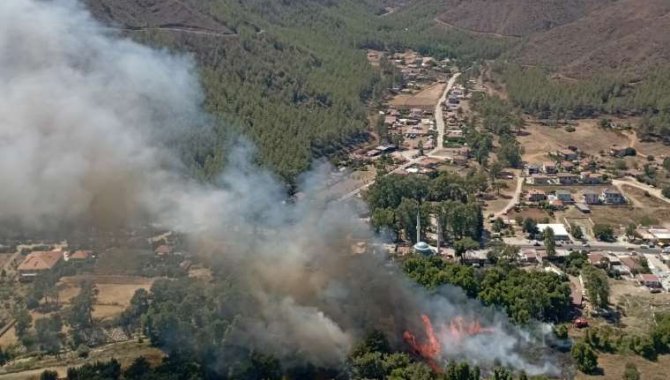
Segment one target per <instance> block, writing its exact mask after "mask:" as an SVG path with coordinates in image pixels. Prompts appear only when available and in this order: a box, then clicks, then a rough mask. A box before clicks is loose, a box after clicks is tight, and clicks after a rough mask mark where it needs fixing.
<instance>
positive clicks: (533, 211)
mask: <svg viewBox="0 0 670 380" xmlns="http://www.w3.org/2000/svg"><path fill="white" fill-rule="evenodd" d="M517 216H521V217H522V218H524V219H525V218H533V219H535V220H538V221H541V220H543V219H544V218H549V220H552V218H551V217H550V216H549V214H548V213H547V212H546V211H545V210H541V209H539V208H526V209H524V210H521V211H520V212H516V211H514V210H512V211H510V212H509V213H508V214H507V218H509V219H515V218H516V217H517Z"/></svg>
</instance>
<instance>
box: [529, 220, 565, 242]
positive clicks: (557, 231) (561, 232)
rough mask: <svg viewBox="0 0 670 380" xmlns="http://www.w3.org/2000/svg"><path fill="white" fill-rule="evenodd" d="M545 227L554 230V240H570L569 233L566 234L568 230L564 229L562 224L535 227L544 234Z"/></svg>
mask: <svg viewBox="0 0 670 380" xmlns="http://www.w3.org/2000/svg"><path fill="white" fill-rule="evenodd" d="M547 228H551V229H552V230H554V239H555V240H570V234H568V231H567V230H566V229H565V226H564V225H562V224H560V223H554V224H538V225H537V229H538V230H539V231H540V234H544V230H546V229H547Z"/></svg>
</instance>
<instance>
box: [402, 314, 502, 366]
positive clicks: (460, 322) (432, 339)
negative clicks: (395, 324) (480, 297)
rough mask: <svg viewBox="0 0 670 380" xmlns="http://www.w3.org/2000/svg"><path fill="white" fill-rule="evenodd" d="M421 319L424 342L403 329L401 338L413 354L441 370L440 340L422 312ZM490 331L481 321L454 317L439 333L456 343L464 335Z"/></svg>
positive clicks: (428, 319)
mask: <svg viewBox="0 0 670 380" xmlns="http://www.w3.org/2000/svg"><path fill="white" fill-rule="evenodd" d="M421 321H422V322H423V327H424V331H425V334H426V340H425V342H423V343H422V342H419V340H418V339H417V338H416V336H415V335H414V334H412V333H411V332H410V331H405V333H404V334H403V338H404V339H405V342H407V344H409V346H410V347H411V348H412V350H413V351H414V353H415V354H417V355H419V356H421V357H422V358H424V360H425V361H426V363H427V364H428V365H429V366H430V367H431V368H432V369H433V371H435V372H441V371H442V368H441V367H440V365H439V364H438V360H439V358H440V352H441V351H442V348H441V345H440V340H439V339H438V337H437V335H436V334H435V330H434V329H433V323H432V322H431V321H430V318H428V316H427V315H425V314H423V315H421ZM492 332H493V329H492V328H487V327H482V325H481V323H480V322H479V321H477V320H475V321H466V320H465V318H463V317H456V318H454V319H452V320H451V321H449V322H448V323H446V324H445V325H444V326H443V327H442V328H441V329H440V334H439V335H440V336H442V337H446V338H447V339H449V341H451V342H453V343H455V344H458V343H459V342H461V341H462V340H463V338H465V337H469V336H475V335H480V334H489V333H492Z"/></svg>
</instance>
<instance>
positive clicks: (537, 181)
mask: <svg viewBox="0 0 670 380" xmlns="http://www.w3.org/2000/svg"><path fill="white" fill-rule="evenodd" d="M552 180H553V177H548V176H546V175H540V174H533V175H531V176H530V177H526V183H527V184H529V185H536V186H544V185H549V184H551V182H552Z"/></svg>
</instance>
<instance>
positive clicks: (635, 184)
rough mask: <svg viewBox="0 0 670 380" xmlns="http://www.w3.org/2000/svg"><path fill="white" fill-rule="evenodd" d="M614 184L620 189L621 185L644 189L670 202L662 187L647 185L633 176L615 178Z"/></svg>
mask: <svg viewBox="0 0 670 380" xmlns="http://www.w3.org/2000/svg"><path fill="white" fill-rule="evenodd" d="M612 185H614V186H616V187H617V188H618V189H621V185H627V186H632V187H635V188H638V189H640V190H644V191H646V192H648V193H649V194H651V195H653V196H654V197H656V198H658V199H660V200H662V201H663V202H665V203H668V204H670V199H668V198H666V197H664V196H663V194H662V193H661V189H658V188H655V187H651V186H649V185H645V184H644V183H640V182H638V181H636V180H634V179H632V178H625V179H614V180H612Z"/></svg>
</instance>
